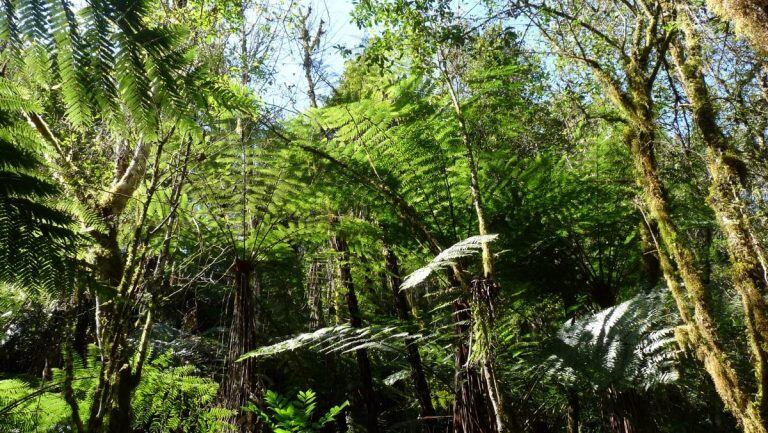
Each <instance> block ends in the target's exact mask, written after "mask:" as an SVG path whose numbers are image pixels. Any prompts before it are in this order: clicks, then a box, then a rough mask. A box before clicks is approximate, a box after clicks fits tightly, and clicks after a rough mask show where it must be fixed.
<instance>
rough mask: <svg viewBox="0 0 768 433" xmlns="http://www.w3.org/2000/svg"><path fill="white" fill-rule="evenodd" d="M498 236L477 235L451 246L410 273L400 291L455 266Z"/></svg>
mask: <svg viewBox="0 0 768 433" xmlns="http://www.w3.org/2000/svg"><path fill="white" fill-rule="evenodd" d="M496 238H498V235H496V234H491V235H478V236H472V237H469V238H467V239H464V240H463V241H460V242H457V243H455V244H453V245H452V246H451V247H450V248H448V249H445V250H443V251H442V252H440V254H438V255H437V256H435V258H434V259H432V261H431V262H429V264H427V265H426V266H424V267H422V268H419V269H417V270H415V271H413V272H412V273H410V274H409V275H408V276H407V277H405V279H404V280H403V283H402V284H401V285H400V290H407V289H412V288H414V287H416V286H418V285H419V284H421V283H423V282H424V281H425V280H426V279H427V278H429V276H430V275H432V274H434V273H435V272H438V271H441V270H444V269H447V268H449V267H451V266H452V265H454V264H456V263H457V261H458V260H459V259H462V258H465V257H469V256H472V255H474V254H477V253H478V252H479V251H480V250H481V249H482V246H483V244H484V243H487V242H493V241H494V240H496Z"/></svg>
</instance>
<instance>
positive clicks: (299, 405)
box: [245, 389, 349, 433]
mask: <svg viewBox="0 0 768 433" xmlns="http://www.w3.org/2000/svg"><path fill="white" fill-rule="evenodd" d="M264 403H265V404H266V406H267V410H266V411H262V410H261V409H259V408H258V407H256V406H255V405H249V406H247V407H246V408H245V409H246V410H248V411H251V412H255V413H258V414H259V416H260V417H261V419H262V420H263V421H264V422H265V423H267V425H268V426H269V428H270V429H271V430H272V431H273V432H274V433H313V432H319V431H321V429H322V428H323V427H324V426H325V425H326V424H328V423H330V422H332V421H333V420H334V418H336V416H338V415H339V414H340V413H341V411H343V410H344V409H345V408H346V407H347V406H349V402H347V401H345V402H344V403H342V404H340V405H338V406H333V407H331V408H330V409H328V412H326V413H325V414H324V415H322V416H320V417H317V416H315V410H316V409H317V404H318V403H317V394H316V393H315V392H314V391H312V390H311V389H308V390H306V391H300V392H299V393H298V394H296V397H295V398H293V399H290V398H288V397H283V396H281V395H279V394H278V393H276V392H274V391H267V392H266V393H265V394H264ZM313 418H315V419H313Z"/></svg>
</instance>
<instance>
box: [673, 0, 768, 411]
mask: <svg viewBox="0 0 768 433" xmlns="http://www.w3.org/2000/svg"><path fill="white" fill-rule="evenodd" d="M678 23H679V25H680V28H681V29H682V30H683V31H682V37H681V38H680V39H678V40H676V41H675V43H673V44H672V47H671V48H672V49H671V52H672V54H673V59H674V61H675V66H676V68H677V71H678V75H679V77H680V81H681V82H682V84H683V88H684V89H685V93H686V96H687V97H688V100H689V101H690V103H691V109H692V110H693V120H694V122H695V124H696V126H697V128H698V132H699V134H700V135H701V137H702V140H703V142H704V144H705V145H706V147H707V166H708V168H709V172H710V174H711V176H712V184H711V186H710V195H709V203H710V206H711V207H712V209H713V210H714V212H715V216H716V217H717V222H718V226H719V227H720V230H721V231H722V233H723V235H724V236H725V240H726V247H727V250H728V255H729V257H730V262H731V263H730V271H731V279H732V281H733V285H734V287H735V288H736V290H737V291H738V293H739V295H740V296H741V300H742V307H743V311H744V322H745V325H746V331H747V338H748V340H749V344H750V349H751V353H752V367H753V370H754V373H755V378H756V383H757V397H756V402H757V404H758V405H759V406H760V407H761V410H762V411H763V414H765V411H766V408H765V392H766V391H768V315H767V314H766V312H767V311H768V310H767V309H766V302H765V298H764V296H765V294H766V292H767V290H766V289H767V288H768V286H767V284H768V283H766V277H765V269H764V268H763V266H762V263H761V262H760V257H759V252H758V248H759V246H758V245H756V243H755V241H754V239H755V236H754V234H753V233H752V231H751V227H750V224H749V219H748V214H749V210H748V209H747V206H746V203H745V199H746V198H747V197H748V196H749V191H747V190H746V188H745V187H744V185H745V179H744V175H745V173H744V170H745V164H744V163H743V162H742V161H741V160H740V159H739V157H738V156H737V155H736V152H735V149H734V148H733V147H732V146H731V145H730V142H729V139H728V137H726V135H725V133H724V132H723V130H722V129H721V128H720V125H719V124H718V121H717V113H716V112H715V107H714V105H713V103H712V99H711V97H710V93H709V89H708V87H707V83H706V81H705V78H704V74H703V72H702V57H701V47H700V45H699V39H698V35H697V33H696V30H695V29H694V28H693V23H692V22H691V20H690V18H689V17H688V15H687V12H686V10H685V9H683V8H679V9H678Z"/></svg>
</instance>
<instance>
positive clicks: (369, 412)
mask: <svg viewBox="0 0 768 433" xmlns="http://www.w3.org/2000/svg"><path fill="white" fill-rule="evenodd" d="M331 246H332V247H333V249H334V250H335V251H336V252H337V253H338V254H339V273H340V277H341V285H342V286H343V287H344V289H345V290H346V294H345V295H346V300H347V308H348V310H349V324H350V325H352V326H353V327H355V328H360V327H362V326H363V320H362V316H361V314H360V307H359V305H358V302H357V294H356V293H355V286H354V284H353V283H352V270H351V268H350V265H349V249H348V247H347V242H346V240H345V239H344V238H342V237H340V236H338V235H334V236H331ZM355 359H356V360H357V367H358V370H359V371H360V389H359V392H360V397H361V400H362V403H363V406H365V411H366V420H365V425H366V431H367V432H368V433H377V432H378V431H379V425H378V414H379V410H378V406H377V404H376V395H375V393H374V390H373V376H372V373H371V361H370V359H369V358H368V351H367V350H365V349H357V350H355Z"/></svg>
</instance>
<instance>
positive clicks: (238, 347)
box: [219, 259, 264, 432]
mask: <svg viewBox="0 0 768 433" xmlns="http://www.w3.org/2000/svg"><path fill="white" fill-rule="evenodd" d="M233 271H234V283H235V293H234V302H233V308H232V324H231V326H230V328H229V350H228V353H227V364H226V365H227V367H226V373H225V375H224V379H223V382H222V384H221V388H219V401H220V402H221V403H222V404H223V405H224V406H225V407H227V408H229V409H232V410H234V411H238V412H239V411H240V409H241V408H242V407H243V406H245V405H246V404H247V403H249V402H253V401H256V402H257V403H258V402H260V401H261V396H262V394H263V392H264V389H263V386H262V384H261V382H260V381H259V379H258V376H257V374H256V373H257V366H256V359H255V358H247V359H245V360H243V361H242V362H237V360H238V359H239V358H240V357H241V356H243V354H245V353H246V352H248V351H250V350H253V349H255V348H256V343H257V338H258V312H257V308H256V300H255V299H256V297H255V293H254V292H255V291H254V290H253V288H252V287H251V281H252V279H253V269H252V265H251V263H250V262H248V261H246V260H242V259H236V260H235V263H234V265H233ZM257 287H258V283H257ZM257 290H258V289H257ZM257 290H256V291H257ZM238 424H239V426H240V431H242V432H252V431H254V429H255V428H257V426H258V417H257V416H256V414H254V413H252V412H248V413H245V414H243V415H241V416H240V417H239V418H238Z"/></svg>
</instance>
